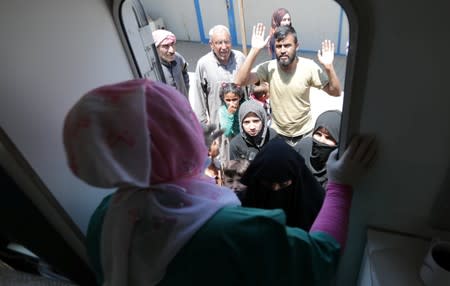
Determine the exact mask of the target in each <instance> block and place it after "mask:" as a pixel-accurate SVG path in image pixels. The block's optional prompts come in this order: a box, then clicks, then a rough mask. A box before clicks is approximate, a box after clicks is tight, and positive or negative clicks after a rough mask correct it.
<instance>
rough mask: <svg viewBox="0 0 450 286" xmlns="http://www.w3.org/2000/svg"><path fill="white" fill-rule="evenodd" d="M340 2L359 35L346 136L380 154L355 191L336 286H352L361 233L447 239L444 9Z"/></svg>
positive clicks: (438, 4)
mask: <svg viewBox="0 0 450 286" xmlns="http://www.w3.org/2000/svg"><path fill="white" fill-rule="evenodd" d="M347 2H351V4H352V5H354V6H353V7H354V9H355V12H356V15H357V18H358V19H357V20H358V22H359V33H358V38H357V39H356V41H355V42H353V43H352V47H351V53H354V52H356V55H355V69H354V77H353V83H352V87H351V89H348V90H351V96H349V97H346V98H345V99H344V101H347V100H350V99H351V102H344V108H346V107H347V111H348V112H349V113H348V114H347V115H348V118H347V119H345V120H348V121H349V133H350V134H351V133H354V132H355V131H357V130H360V131H361V132H364V133H373V134H376V135H377V137H378V139H379V145H380V146H379V158H378V162H377V163H376V164H375V168H374V169H373V170H372V171H371V172H370V175H369V176H368V177H367V178H366V179H365V180H364V181H362V182H361V183H360V184H359V185H358V186H357V188H356V191H355V196H354V200H353V205H352V216H351V225H350V235H349V241H348V243H347V251H346V253H345V255H344V259H343V260H342V263H341V269H340V273H339V274H340V275H339V283H338V285H355V282H356V277H357V274H358V271H357V270H358V269H359V263H360V258H361V255H362V251H363V247H364V242H365V231H366V227H367V226H368V225H374V226H377V227H382V228H386V229H390V230H395V231H403V232H408V233H413V234H418V235H423V236H426V237H430V236H432V235H434V234H435V232H434V230H435V229H437V228H441V229H443V230H446V231H450V227H449V223H448V221H449V219H450V211H449V209H448V207H447V208H445V207H443V206H448V205H449V204H450V195H449V193H450V187H449V185H448V182H449V179H448V178H449V176H450V174H449V164H450V160H449V159H450V149H449V147H448V142H449V139H450V128H449V122H450V113H449V112H448V108H449V107H450V98H449V96H448V89H447V87H446V85H447V81H448V79H447V77H448V74H449V73H448V71H447V70H446V66H447V64H448V63H449V62H450V54H449V53H447V52H446V51H448V50H449V48H450V41H449V39H448V37H445V36H444V35H445V34H446V30H447V28H446V27H449V26H450V18H449V17H448V16H447V13H446V12H445V11H448V9H449V4H448V2H446V1H443V0H439V1H433V5H430V4H427V3H426V2H423V1H406V0H401V1H379V0H376V1H375V0H367V1H353V0H351V1H347ZM350 22H351V21H350ZM347 115H346V116H347ZM446 182H447V183H446ZM431 227H433V229H432V228H431Z"/></svg>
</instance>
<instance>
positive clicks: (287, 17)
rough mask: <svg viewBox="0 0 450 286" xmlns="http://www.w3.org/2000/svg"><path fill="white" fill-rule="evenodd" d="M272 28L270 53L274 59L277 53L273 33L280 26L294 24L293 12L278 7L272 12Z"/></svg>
mask: <svg viewBox="0 0 450 286" xmlns="http://www.w3.org/2000/svg"><path fill="white" fill-rule="evenodd" d="M271 26H272V27H271V29H270V41H269V53H270V56H271V57H272V59H275V58H276V54H275V38H274V36H273V34H274V33H275V30H276V29H277V28H278V27H280V26H292V20H291V14H290V13H289V11H288V10H287V9H285V8H278V9H277V10H275V11H274V12H273V14H272V19H271Z"/></svg>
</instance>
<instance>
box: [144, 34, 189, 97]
mask: <svg viewBox="0 0 450 286" xmlns="http://www.w3.org/2000/svg"><path fill="white" fill-rule="evenodd" d="M152 35H153V40H154V41H155V46H156V49H157V51H158V56H159V59H160V62H161V67H162V70H163V73H164V80H165V82H166V83H167V84H168V85H171V86H173V87H175V88H176V89H178V91H180V92H181V93H182V94H184V95H185V96H186V98H188V97H189V74H188V71H187V66H188V64H187V62H186V60H185V59H184V57H183V56H182V55H180V54H179V53H177V52H176V47H175V43H176V42H177V39H176V37H175V35H174V34H173V33H172V32H170V31H168V30H155V31H153V33H152Z"/></svg>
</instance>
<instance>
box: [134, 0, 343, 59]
mask: <svg viewBox="0 0 450 286" xmlns="http://www.w3.org/2000/svg"><path fill="white" fill-rule="evenodd" d="M230 1H231V0H230ZM142 2H143V3H144V5H145V7H146V9H147V12H148V13H149V15H150V16H151V18H152V19H157V18H159V17H161V18H163V20H164V23H165V24H166V26H167V29H169V30H171V31H172V32H173V33H174V34H175V35H176V36H177V38H178V39H179V40H187V41H200V35H199V28H198V21H197V16H196V10H195V7H194V0H192V1H178V0H166V1H160V0H142ZM232 2H233V5H234V16H235V24H236V32H237V40H238V44H239V45H241V44H242V38H241V37H242V36H241V31H240V18H239V9H240V5H239V0H233V1H232ZM243 3H244V9H243V11H244V17H245V19H244V20H245V26H246V36H247V37H246V40H247V45H250V44H251V33H252V26H253V25H255V24H256V23H258V22H262V23H264V24H265V25H266V27H267V28H268V29H267V32H268V31H269V28H270V24H271V17H272V13H273V12H274V11H275V10H276V9H278V8H280V7H283V8H286V9H288V10H289V12H290V13H291V14H292V15H291V18H292V23H293V25H294V28H295V29H296V31H297V33H298V35H299V40H300V45H301V46H300V49H301V50H306V51H317V50H318V49H319V48H320V44H321V42H322V41H323V40H324V39H330V40H332V41H334V42H335V43H336V44H337V43H338V41H339V17H340V11H341V8H340V6H339V5H338V4H337V3H336V2H334V1H332V0H300V1H298V0H279V1H258V0H243ZM199 5H200V10H201V17H202V19H203V26H204V36H205V37H206V38H208V31H209V29H211V27H212V26H214V25H217V24H223V25H226V26H228V16H227V11H226V4H225V0H212V1H207V0H200V1H199ZM174 7H176V8H175V9H174ZM347 25H348V23H347V18H346V16H345V15H344V20H343V27H342V35H341V39H340V40H341V42H343V44H341V46H340V47H337V48H340V50H339V51H338V52H339V53H341V54H343V53H345V43H346V42H347V40H348V30H347V28H348V27H347ZM342 47H344V48H343V49H342Z"/></svg>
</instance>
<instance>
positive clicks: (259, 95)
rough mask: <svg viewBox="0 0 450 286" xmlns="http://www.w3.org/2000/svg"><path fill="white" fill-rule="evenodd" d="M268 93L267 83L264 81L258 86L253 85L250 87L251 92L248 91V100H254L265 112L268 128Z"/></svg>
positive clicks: (269, 109)
mask: <svg viewBox="0 0 450 286" xmlns="http://www.w3.org/2000/svg"><path fill="white" fill-rule="evenodd" d="M269 97H270V93H269V83H268V82H266V81H263V82H261V83H258V84H253V85H252V86H251V91H250V96H249V98H250V99H254V100H256V101H257V102H258V103H259V104H261V105H262V107H264V110H265V111H266V115H267V126H270V123H271V121H272V120H271V116H270V114H271V112H272V111H271V108H270V100H269Z"/></svg>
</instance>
